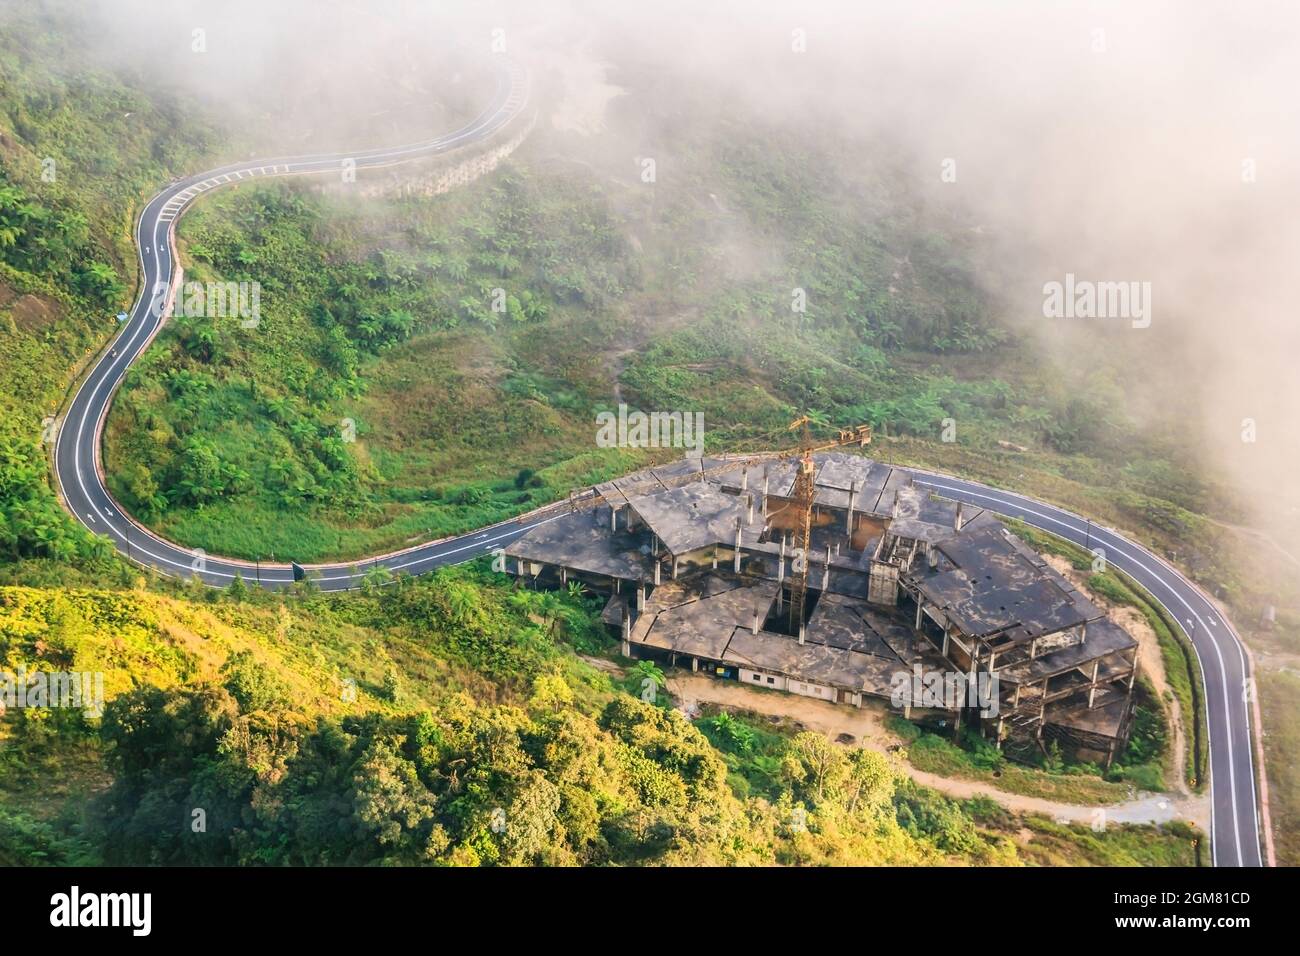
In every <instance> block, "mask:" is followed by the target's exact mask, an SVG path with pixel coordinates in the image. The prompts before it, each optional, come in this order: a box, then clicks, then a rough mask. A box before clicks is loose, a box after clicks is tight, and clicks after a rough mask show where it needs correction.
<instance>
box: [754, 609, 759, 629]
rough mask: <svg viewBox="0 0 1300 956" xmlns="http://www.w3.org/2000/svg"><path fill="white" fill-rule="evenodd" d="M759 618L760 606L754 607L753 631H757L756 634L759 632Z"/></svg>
mask: <svg viewBox="0 0 1300 956" xmlns="http://www.w3.org/2000/svg"><path fill="white" fill-rule="evenodd" d="M758 619H759V610H758V608H754V627H753V633H755V634H757V633H758Z"/></svg>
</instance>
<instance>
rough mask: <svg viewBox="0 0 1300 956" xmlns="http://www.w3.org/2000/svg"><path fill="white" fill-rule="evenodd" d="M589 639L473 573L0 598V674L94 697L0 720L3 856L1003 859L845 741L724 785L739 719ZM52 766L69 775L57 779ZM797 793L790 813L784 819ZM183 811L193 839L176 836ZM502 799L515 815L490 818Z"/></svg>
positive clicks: (949, 812)
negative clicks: (297, 592)
mask: <svg viewBox="0 0 1300 956" xmlns="http://www.w3.org/2000/svg"><path fill="white" fill-rule="evenodd" d="M605 640H606V639H605V638H604V637H603V636H601V634H600V632H599V629H598V628H597V626H596V625H595V623H594V616H593V613H592V610H591V609H588V608H585V607H584V606H583V605H582V603H581V601H580V600H578V599H575V598H572V597H567V598H566V597H558V596H555V595H550V594H538V593H535V592H513V591H511V590H510V589H509V588H508V587H505V586H502V585H501V584H497V583H494V582H493V581H492V580H491V579H490V578H487V577H481V576H479V575H478V574H476V573H473V572H468V571H457V572H451V573H440V574H439V575H437V576H435V577H434V578H432V579H425V580H422V581H420V582H418V583H417V582H411V581H407V582H404V583H403V584H401V585H400V586H399V587H398V589H397V590H396V591H393V590H387V591H385V592H383V593H382V594H379V593H376V594H369V595H353V596H351V597H347V598H337V597H321V596H314V595H310V594H309V595H305V596H299V597H294V596H288V597H287V598H284V599H281V598H271V597H269V596H261V595H257V594H253V595H250V596H249V597H246V598H233V597H217V596H215V595H208V596H207V598H206V599H204V600H198V601H195V600H192V599H188V598H185V597H171V596H163V595H159V594H156V593H153V592H150V591H148V590H134V591H125V592H122V591H116V592H114V591H104V590H65V591H50V590H44V589H31V588H15V587H9V588H2V589H0V666H2V667H3V668H5V669H16V668H17V667H19V666H27V667H38V666H39V667H45V668H50V669H78V670H80V669H92V670H102V672H103V673H104V674H105V685H106V691H107V697H108V698H109V703H108V706H107V707H106V712H105V715H104V717H103V718H102V719H95V718H85V717H83V716H82V715H81V714H80V713H74V712H67V711H44V712H34V711H30V710H28V711H18V710H15V711H14V712H11V713H10V714H8V715H6V717H5V718H3V720H2V721H0V732H2V733H3V736H4V747H3V749H0V760H3V761H4V763H5V764H6V771H7V772H6V773H4V774H3V777H2V779H3V784H2V785H0V859H5V860H8V861H12V862H28V863H30V862H38V861H40V860H42V859H44V860H49V861H53V862H59V861H66V860H72V859H82V860H92V861H94V860H100V859H103V860H107V861H119V862H123V861H125V862H167V861H183V860H188V861H191V862H244V863H253V862H266V863H270V862H378V861H383V860H386V861H389V862H443V863H453V864H455V863H461V864H464V863H485V862H486V863H492V862H498V863H499V862H530V861H531V862H546V863H578V862H623V863H646V862H664V863H688V862H689V863H893V864H908V863H941V862H953V863H961V862H968V863H970V862H984V863H989V862H1007V863H1010V862H1016V861H1017V860H1018V859H1019V858H1020V857H1019V854H1018V851H1017V849H1016V846H1015V840H1014V839H1013V838H1012V836H1011V834H1012V833H1014V832H1015V831H1016V830H1017V828H1018V824H1016V821H1014V820H1007V819H1002V820H999V821H990V822H987V823H986V822H981V819H982V817H983V816H984V815H985V814H984V813H976V812H975V808H971V807H966V806H964V805H962V804H958V803H954V802H953V801H949V800H946V799H945V798H943V797H941V796H939V795H938V794H934V793H931V792H928V791H925V790H923V789H920V788H915V787H913V786H911V785H910V784H908V783H906V782H905V781H903V780H901V779H899V778H898V777H897V773H896V771H894V770H890V769H889V768H888V766H887V764H886V763H884V762H883V758H879V757H878V755H876V756H872V757H871V758H870V762H869V763H868V764H866V765H865V766H864V770H865V771H866V776H864V777H863V778H862V781H861V782H855V781H856V779H857V778H853V777H851V776H850V774H849V768H850V766H851V763H850V762H851V760H853V759H856V758H854V756H853V755H854V752H853V751H851V750H849V749H846V748H843V747H840V746H839V745H835V744H829V743H828V742H825V741H822V744H825V746H827V747H829V748H831V753H832V763H833V769H832V771H831V772H829V773H828V775H827V778H826V780H825V786H824V787H820V786H819V787H814V785H813V782H812V780H811V778H809V777H808V776H806V771H805V770H804V769H800V767H799V766H798V761H797V760H796V759H795V758H796V755H797V754H798V752H799V751H798V745H799V744H800V742H801V741H800V738H797V737H796V738H786V737H782V738H778V739H774V740H769V741H767V742H766V743H765V745H764V750H765V752H766V755H767V758H768V759H767V762H766V763H765V764H764V766H765V773H766V776H765V781H766V783H765V785H764V787H763V792H762V793H761V794H757V793H751V792H749V789H748V788H739V789H738V788H735V787H733V786H728V777H727V765H728V764H731V763H733V762H739V763H741V764H742V765H743V764H745V763H746V762H748V761H750V760H751V754H750V750H749V747H748V745H747V744H744V743H739V744H738V743H737V740H743V735H738V734H736V733H734V732H733V733H731V734H728V735H725V736H720V730H719V728H718V726H717V724H716V721H715V722H714V723H713V724H712V725H710V724H707V722H705V723H704V724H702V727H701V729H703V730H704V735H701V734H700V733H699V732H698V731H697V730H696V729H694V728H692V727H690V725H689V724H687V723H686V722H685V721H682V720H681V719H680V718H679V717H677V716H676V715H673V714H670V713H669V712H667V711H660V710H656V709H655V708H652V707H648V706H646V705H643V704H641V703H640V702H639V701H637V700H635V699H634V698H633V697H632V696H631V694H630V693H628V692H627V691H625V690H623V689H622V688H620V687H618V686H615V685H613V684H611V683H610V681H609V678H608V677H607V676H605V675H604V674H602V673H601V672H599V671H597V670H595V669H593V668H592V667H590V666H589V665H587V664H585V663H584V662H583V661H581V660H580V659H579V658H577V657H576V656H575V654H574V648H579V649H582V650H584V651H587V652H590V651H593V650H596V649H598V648H599V647H601V646H603V644H604V642H605ZM395 675H400V676H395ZM349 678H350V679H352V680H354V681H355V682H356V687H357V694H356V699H355V700H348V699H347V698H346V695H345V694H343V693H341V688H343V687H345V686H346V681H347V680H348V679H349ZM408 714H410V715H413V716H411V717H407V716H406V715H408ZM416 715H418V716H416ZM735 727H736V725H735V724H733V731H734V728H735ZM742 729H743V722H742ZM710 740H714V741H715V742H716V743H717V747H716V749H715V746H714V744H712V743H710V742H709V741H710ZM813 743H814V744H816V743H817V741H813ZM394 746H396V749H394ZM340 748H341V749H340ZM141 761H143V763H142V762H141ZM877 761H879V763H878V765H877ZM37 769H39V770H40V771H41V775H40V776H39V777H38V776H37V775H36V773H35V771H36V770H37ZM73 770H75V771H76V772H75V773H70V772H69V771H73ZM882 773H883V776H881V774H882ZM46 774H51V775H53V776H54V777H55V778H56V779H62V780H64V781H66V782H65V783H64V784H62V785H61V787H60V789H58V790H56V791H55V792H53V793H51V791H50V789H49V787H48V786H47V785H46V784H45V782H44V781H45V779H46V777H45V775H46ZM458 777H460V778H463V779H464V781H465V783H469V781H471V780H472V781H473V782H472V783H469V786H468V789H462V787H463V784H457V783H455V782H454V781H455V780H456V779H457V778H458ZM733 777H734V775H733ZM593 798H594V799H593ZM339 801H342V802H341V803H340V802H339ZM798 805H803V806H804V807H806V809H807V816H806V818H805V819H806V821H807V822H806V826H798V825H792V824H791V822H790V821H791V820H794V819H796V816H794V808H795V807H796V806H798ZM193 806H200V807H203V808H204V809H205V811H206V813H207V820H208V825H209V826H208V830H207V831H206V833H204V834H202V835H199V836H192V835H178V834H176V833H175V832H174V830H172V829H171V827H172V826H173V825H174V820H176V819H180V820H187V819H188V818H189V810H188V808H189V807H193ZM497 806H501V807H507V808H509V809H508V813H509V815H510V816H509V819H510V820H512V821H515V824H516V826H517V829H514V830H511V829H509V828H508V829H507V830H506V831H504V832H498V831H494V830H492V829H491V827H490V825H489V823H490V819H491V812H492V810H493V808H494V807H497ZM322 815H324V817H322ZM325 818H328V819H330V820H332V821H333V822H332V823H330V824H329V825H328V829H327V830H321V828H320V827H321V824H322V823H323V821H324V819H325ZM169 820H172V821H173V823H172V824H168V823H167V821H169ZM313 821H318V822H313ZM1058 836H1059V839H1056V840H1054V841H1053V847H1054V849H1053V853H1054V856H1055V860H1054V861H1055V862H1070V861H1072V860H1074V859H1076V858H1077V859H1080V860H1084V859H1091V858H1092V857H1093V856H1095V855H1096V852H1097V851H1096V850H1095V849H1094V848H1092V846H1093V844H1094V843H1096V842H1098V841H1096V840H1094V839H1093V838H1092V837H1090V836H1089V837H1084V836H1083V835H1082V834H1074V835H1058ZM1188 839H1189V836H1188V834H1186V833H1183V832H1181V831H1178V832H1174V831H1172V830H1170V831H1158V830H1150V831H1148V833H1147V840H1148V850H1147V854H1146V856H1145V857H1143V856H1141V855H1139V854H1130V853H1129V852H1128V851H1127V850H1123V849H1122V848H1121V847H1119V846H1111V844H1112V842H1113V840H1114V838H1113V837H1106V838H1103V839H1101V840H1100V843H1101V844H1102V845H1103V846H1107V847H1110V849H1108V850H1107V851H1106V852H1107V854H1109V856H1110V859H1111V860H1112V861H1113V862H1117V861H1122V862H1160V860H1158V859H1157V858H1156V857H1157V855H1158V854H1157V848H1158V849H1159V852H1160V853H1165V854H1167V855H1168V856H1169V858H1170V859H1174V858H1177V857H1178V851H1177V849H1176V848H1177V846H1178V845H1180V844H1183V845H1186V843H1187V840H1188ZM1076 843H1077V847H1075V848H1072V844H1076ZM1028 859H1029V860H1030V861H1033V860H1036V859H1041V851H1040V850H1039V849H1037V848H1035V849H1034V851H1033V853H1031V854H1029V856H1028Z"/></svg>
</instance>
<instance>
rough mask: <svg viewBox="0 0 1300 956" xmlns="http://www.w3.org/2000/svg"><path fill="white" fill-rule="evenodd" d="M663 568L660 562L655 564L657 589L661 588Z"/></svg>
mask: <svg viewBox="0 0 1300 956" xmlns="http://www.w3.org/2000/svg"><path fill="white" fill-rule="evenodd" d="M662 567H663V565H662V564H660V563H659V562H658V561H656V562H655V587H658V586H659V575H660V569H661V568H662Z"/></svg>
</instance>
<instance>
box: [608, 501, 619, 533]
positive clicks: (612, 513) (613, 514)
mask: <svg viewBox="0 0 1300 956" xmlns="http://www.w3.org/2000/svg"><path fill="white" fill-rule="evenodd" d="M609 530H610V531H617V530H618V508H617V507H615V506H614V505H610V506H609Z"/></svg>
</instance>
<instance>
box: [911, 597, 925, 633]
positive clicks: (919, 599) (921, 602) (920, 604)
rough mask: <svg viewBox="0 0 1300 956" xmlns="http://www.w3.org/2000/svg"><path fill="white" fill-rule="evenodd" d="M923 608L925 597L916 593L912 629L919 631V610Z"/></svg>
mask: <svg viewBox="0 0 1300 956" xmlns="http://www.w3.org/2000/svg"><path fill="white" fill-rule="evenodd" d="M924 610H925V598H923V597H921V595H919V594H918V595H917V596H916V625H915V627H914V628H913V629H914V630H917V631H919V630H920V629H921V612H922V611H924Z"/></svg>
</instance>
